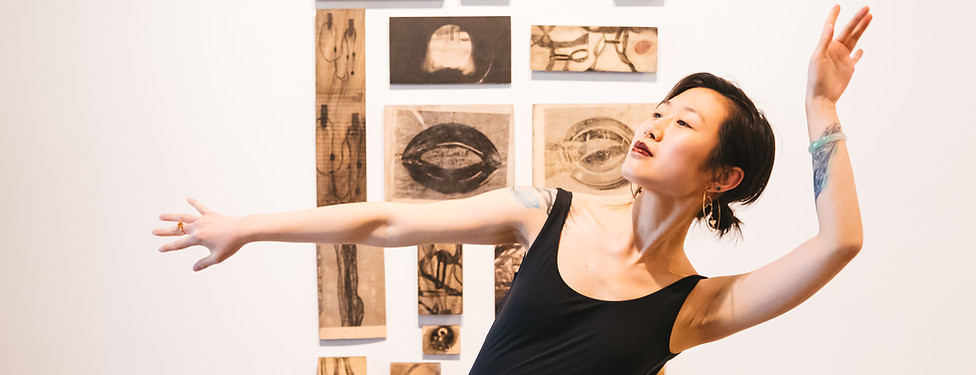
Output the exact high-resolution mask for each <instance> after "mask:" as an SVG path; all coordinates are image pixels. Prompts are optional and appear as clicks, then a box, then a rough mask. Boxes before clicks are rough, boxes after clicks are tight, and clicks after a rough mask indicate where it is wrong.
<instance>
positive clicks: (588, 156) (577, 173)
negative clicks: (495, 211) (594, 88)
mask: <svg viewBox="0 0 976 375" xmlns="http://www.w3.org/2000/svg"><path fill="white" fill-rule="evenodd" d="M654 108H655V104H651V103H634V104H536V105H534V106H533V109H532V113H533V114H532V124H533V179H532V180H533V181H532V182H533V184H534V185H535V186H540V187H550V188H554V187H561V188H563V189H566V190H570V191H577V192H584V193H588V194H596V195H604V196H620V197H624V196H629V194H630V185H629V183H628V182H627V180H625V179H624V178H623V176H622V175H621V174H620V167H621V165H622V164H623V161H624V160H625V159H626V157H627V153H628V152H629V151H630V144H631V142H632V140H633V135H634V131H635V129H636V128H638V127H639V126H640V124H641V123H643V122H644V121H647V120H648V119H650V117H651V114H652V113H653V112H654Z"/></svg>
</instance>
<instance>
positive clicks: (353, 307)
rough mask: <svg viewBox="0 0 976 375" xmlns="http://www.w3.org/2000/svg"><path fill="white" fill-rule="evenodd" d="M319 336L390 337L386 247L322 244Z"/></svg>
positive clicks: (325, 337) (319, 255)
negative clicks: (388, 331) (385, 275)
mask: <svg viewBox="0 0 976 375" xmlns="http://www.w3.org/2000/svg"><path fill="white" fill-rule="evenodd" d="M317 255H318V258H319V259H318V264H319V267H318V269H319V327H320V328H319V338H320V339H323V340H330V339H353V338H377V337H386V297H385V294H386V293H385V289H386V282H385V277H384V271H383V268H384V267H383V249H381V248H374V247H369V246H363V245H348V244H344V245H321V244H320V245H319V246H318V251H317Z"/></svg>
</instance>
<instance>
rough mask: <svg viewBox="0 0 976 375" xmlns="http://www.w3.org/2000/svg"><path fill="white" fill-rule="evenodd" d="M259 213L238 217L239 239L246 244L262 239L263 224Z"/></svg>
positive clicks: (242, 243)
mask: <svg viewBox="0 0 976 375" xmlns="http://www.w3.org/2000/svg"><path fill="white" fill-rule="evenodd" d="M258 221H260V218H259V215H248V216H244V217H241V218H239V219H238V224H239V225H237V236H236V237H237V241H238V242H240V243H241V245H244V244H246V243H249V242H256V241H261V238H262V236H263V233H261V232H260V230H259V229H260V228H262V226H261V225H259V224H257V222H258Z"/></svg>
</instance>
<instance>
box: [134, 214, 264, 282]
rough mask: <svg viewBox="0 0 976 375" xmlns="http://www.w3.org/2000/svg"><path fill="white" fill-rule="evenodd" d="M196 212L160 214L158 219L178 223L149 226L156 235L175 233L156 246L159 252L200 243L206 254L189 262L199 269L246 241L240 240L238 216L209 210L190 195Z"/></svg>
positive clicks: (232, 252) (210, 264) (229, 252)
mask: <svg viewBox="0 0 976 375" xmlns="http://www.w3.org/2000/svg"><path fill="white" fill-rule="evenodd" d="M186 201H187V202H188V203H190V205H191V206H193V208H195V209H196V210H197V212H198V213H199V215H194V214H162V215H159V220H162V221H168V222H175V223H178V224H177V225H176V226H172V227H166V228H158V229H153V231H152V233H153V234H154V235H157V236H161V237H166V236H178V237H179V239H178V240H176V241H173V242H170V243H167V244H165V245H163V246H162V247H160V248H159V251H161V252H167V251H173V250H180V249H185V248H187V247H190V246H194V245H200V246H204V247H206V248H207V249H208V250H210V255H209V256H207V257H204V258H202V259H200V260H199V261H197V263H196V264H194V265H193V270H194V271H200V270H202V269H205V268H207V267H210V266H212V265H214V264H217V263H220V262H223V261H224V260H225V259H227V258H230V257H231V256H232V255H234V254H235V253H237V251H238V250H240V249H241V246H244V244H245V243H246V241H243V240H242V238H241V237H242V236H241V233H242V231H241V228H242V222H241V219H240V218H236V217H231V216H227V215H222V214H219V213H216V212H214V211H211V210H210V209H208V208H207V207H205V206H204V205H203V204H201V203H200V202H198V201H197V200H195V199H193V198H187V199H186Z"/></svg>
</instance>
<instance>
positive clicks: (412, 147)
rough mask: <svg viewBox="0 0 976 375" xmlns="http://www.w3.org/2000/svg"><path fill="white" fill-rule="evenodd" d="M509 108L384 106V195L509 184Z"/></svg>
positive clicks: (439, 196)
mask: <svg viewBox="0 0 976 375" xmlns="http://www.w3.org/2000/svg"><path fill="white" fill-rule="evenodd" d="M512 108H513V107H512V106H511V105H466V106H387V107H386V111H385V119H384V120H385V121H384V127H385V129H386V132H385V136H384V138H385V142H386V154H385V156H384V157H385V158H386V160H385V164H386V199H387V200H390V201H411V200H443V199H456V198H464V197H470V196H474V195H478V194H481V193H484V192H487V191H490V190H495V189H499V188H503V187H506V186H511V185H512V183H513V182H514V181H515V174H514V168H512V166H511V165H512V159H513V151H514V150H513V149H514V148H513V147H512V138H513V137H512V131H513V127H512V121H513V120H512V117H513V116H512V113H513V109H512Z"/></svg>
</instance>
